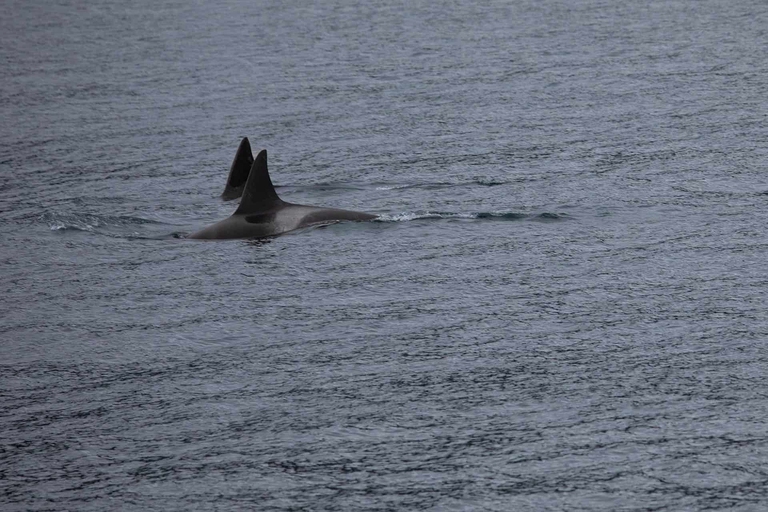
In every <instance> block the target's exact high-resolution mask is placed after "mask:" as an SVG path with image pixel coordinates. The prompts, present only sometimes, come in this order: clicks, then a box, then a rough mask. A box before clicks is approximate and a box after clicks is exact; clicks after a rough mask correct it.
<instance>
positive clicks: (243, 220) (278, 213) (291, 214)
mask: <svg viewBox="0 0 768 512" xmlns="http://www.w3.org/2000/svg"><path fill="white" fill-rule="evenodd" d="M242 145H243V144H242V143H241V148H242ZM238 153H239V150H238ZM376 217H377V216H376V215H372V214H370V213H364V212H355V211H351V210H339V209H336V208H320V207H317V206H305V205H301V204H291V203H286V202H285V201H283V200H282V199H280V198H279V197H278V195H277V192H275V187H274V186H273V185H272V180H270V178H269V171H268V170H267V150H266V149H264V150H262V151H261V152H260V153H259V154H258V155H257V156H256V159H255V160H254V161H253V165H252V166H251V169H250V172H249V174H248V181H247V182H246V183H245V186H244V188H243V197H242V199H241V200H240V206H239V207H238V208H237V210H236V211H235V213H233V214H232V216H230V217H229V218H226V219H224V220H222V221H219V222H217V223H216V224H212V225H210V226H208V227H205V228H203V229H201V230H200V231H197V232H195V233H192V234H191V235H189V236H188V237H187V238H196V239H218V240H222V239H233V238H266V237H272V236H276V235H281V234H283V233H287V232H289V231H293V230H296V229H300V228H303V227H307V226H315V225H322V224H332V223H335V222H340V221H344V220H350V221H365V220H371V219H375V218H376Z"/></svg>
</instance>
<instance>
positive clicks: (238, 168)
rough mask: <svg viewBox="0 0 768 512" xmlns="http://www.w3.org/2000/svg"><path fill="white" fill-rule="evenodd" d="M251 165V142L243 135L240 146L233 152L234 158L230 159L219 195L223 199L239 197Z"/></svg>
mask: <svg viewBox="0 0 768 512" xmlns="http://www.w3.org/2000/svg"><path fill="white" fill-rule="evenodd" d="M252 165H253V154H252V153H251V143H250V142H248V137H243V140H241V141H240V146H239V147H238V148H237V153H235V159H234V160H232V166H231V167H230V168H229V176H228V177H227V185H226V186H225V187H224V192H222V194H221V197H222V198H223V199H225V200H229V199H236V198H238V197H240V194H241V193H242V191H243V185H245V182H246V181H247V180H248V173H249V172H250V171H251V166H252Z"/></svg>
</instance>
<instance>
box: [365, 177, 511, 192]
mask: <svg viewBox="0 0 768 512" xmlns="http://www.w3.org/2000/svg"><path fill="white" fill-rule="evenodd" d="M507 183H508V182H506V181H498V180H493V179H486V178H476V179H474V180H472V181H469V182H467V181H462V182H445V181H436V182H432V183H409V184H403V183H380V184H378V185H376V186H375V187H374V188H375V189H376V190H403V189H411V188H416V189H423V190H435V189H442V188H454V187H470V186H473V185H479V186H481V187H496V186H498V185H506V184H507Z"/></svg>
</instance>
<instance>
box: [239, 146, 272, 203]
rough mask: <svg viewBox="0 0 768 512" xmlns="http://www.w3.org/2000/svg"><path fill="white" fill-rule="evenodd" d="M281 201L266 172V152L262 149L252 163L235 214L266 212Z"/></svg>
mask: <svg viewBox="0 0 768 512" xmlns="http://www.w3.org/2000/svg"><path fill="white" fill-rule="evenodd" d="M280 203H282V201H281V200H280V198H279V197H278V196H277V192H275V187H274V186H273V185H272V180H270V179H269V171H268V170H267V150H266V149H262V150H261V152H260V153H259V154H258V155H257V156H256V160H254V161H253V166H252V167H251V172H250V174H249V175H248V181H247V182H246V184H245V188H244V189H243V198H242V199H240V207H239V208H238V209H237V211H236V212H235V214H247V213H257V212H263V211H265V210H268V209H269V208H271V207H273V206H274V205H275V204H280Z"/></svg>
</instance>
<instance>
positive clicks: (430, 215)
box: [376, 212, 567, 222]
mask: <svg viewBox="0 0 768 512" xmlns="http://www.w3.org/2000/svg"><path fill="white" fill-rule="evenodd" d="M565 218H567V215H565V214H558V213H546V212H545V213H539V214H535V215H529V214H525V213H519V212H477V213H452V212H403V213H396V214H389V215H388V214H384V215H379V217H378V218H377V219H376V221H378V222H406V221H412V220H425V219H449V220H450V219H466V220H500V221H503V220H509V221H517V220H535V221H555V220H563V219H565Z"/></svg>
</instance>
